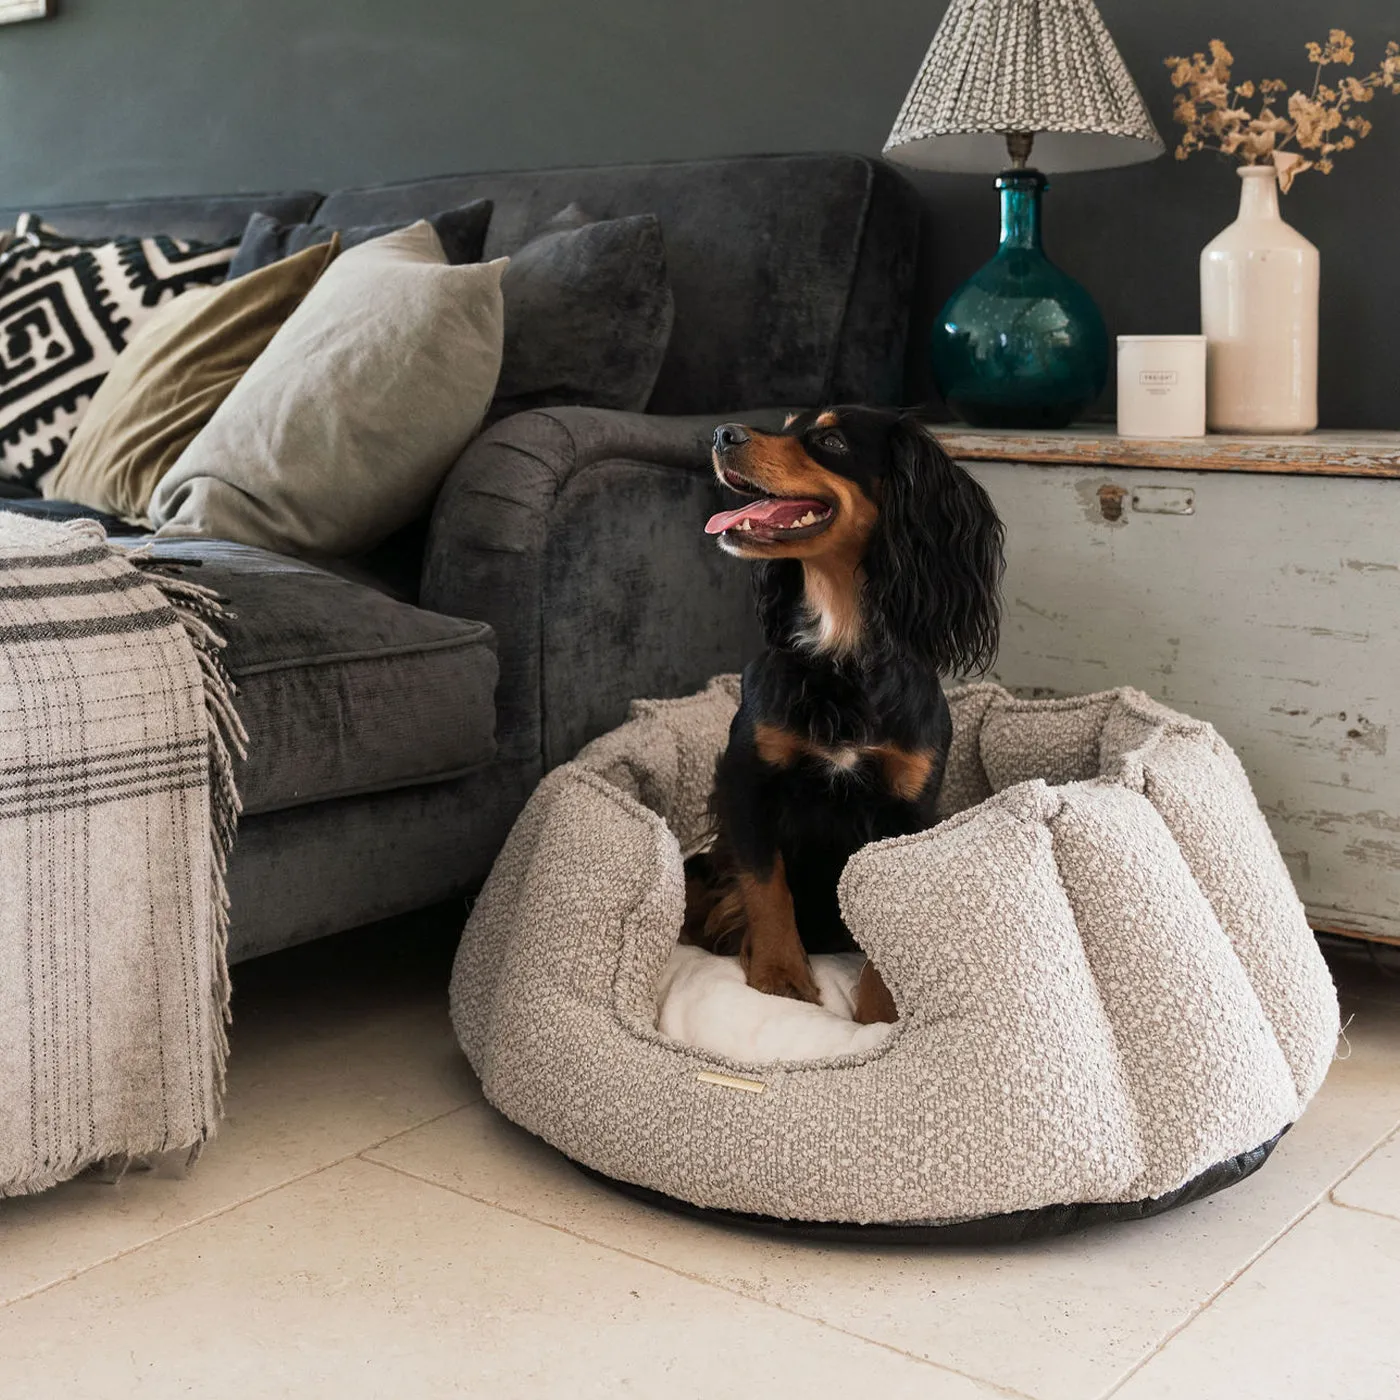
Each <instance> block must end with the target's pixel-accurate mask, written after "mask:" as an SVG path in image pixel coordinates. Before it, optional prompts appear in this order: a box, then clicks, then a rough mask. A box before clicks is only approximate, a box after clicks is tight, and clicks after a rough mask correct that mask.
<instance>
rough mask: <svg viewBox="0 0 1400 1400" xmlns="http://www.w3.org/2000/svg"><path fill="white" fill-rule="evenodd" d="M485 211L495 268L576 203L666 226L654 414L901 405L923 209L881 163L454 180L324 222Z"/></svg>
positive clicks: (749, 161) (370, 196) (377, 196)
mask: <svg viewBox="0 0 1400 1400" xmlns="http://www.w3.org/2000/svg"><path fill="white" fill-rule="evenodd" d="M481 198H486V199H491V200H494V201H495V206H496V207H495V211H494V213H493V215H492V218H491V227H490V232H489V234H488V239H487V248H486V252H487V255H488V256H490V257H498V256H500V255H501V254H503V253H506V254H508V253H511V252H513V251H514V250H515V249H516V248H518V247H519V246H520V245H521V244H522V243H523V242H525V241H526V240H527V239H528V238H529V237H530V236H531V235H532V234H533V233H534V232H535V231H536V230H538V229H539V228H540V227H541V226H542V225H544V224H545V223H546V222H548V220H549V219H550V218H551V217H553V215H554V214H556V213H558V212H559V210H561V209H562V208H564V207H565V206H566V205H568V204H571V203H577V204H579V205H580V206H582V208H583V209H584V210H585V211H586V212H587V213H588V214H589V215H591V216H592V217H593V218H595V219H609V218H619V217H621V216H624V215H628V214H648V213H649V214H655V215H656V216H657V218H658V219H659V220H660V221H661V229H662V233H663V236H664V238H665V242H666V259H667V266H668V268H669V272H670V278H671V286H672V290H673V291H674V294H675V300H676V319H675V327H674V330H673V331H672V335H671V344H670V348H669V350H668V352H667V355H666V360H665V362H664V364H663V365H662V368H661V373H660V375H659V377H658V379H657V383H656V388H655V391H654V392H653V394H652V398H651V402H650V403H649V405H648V408H649V410H650V411H651V412H653V413H710V412H714V413H728V412H735V411H739V410H742V409H746V408H755V407H760V406H765V405H774V404H815V403H820V402H823V401H827V402H831V401H852V400H864V401H871V402H883V403H890V402H897V401H898V400H900V399H901V398H902V395H903V376H904V351H905V342H906V339H907V335H908V311H909V304H910V301H911V300H912V294H913V286H914V275H915V264H916V261H917V252H918V245H919V237H918V229H919V203H918V200H917V197H916V195H915V194H914V191H913V189H912V188H911V186H910V185H909V184H908V183H907V182H906V181H905V180H904V179H903V177H902V176H900V175H898V174H897V173H896V172H895V171H894V170H893V169H892V168H891V167H890V166H888V165H886V164H885V163H884V162H882V161H878V160H873V159H870V158H868V157H865V156H854V155H791V156H751V157H738V158H731V159H723V160H704V161H680V162H668V163H665V164H651V165H617V166H600V167H593V168H585V169H566V170H543V171H540V170H535V171H514V172H500V173H491V174H482V175H450V176H444V177H441V178H438V179H433V180H415V181H412V182H410V183H406V184H395V185H377V186H369V187H366V188H363V189H347V190H340V191H338V192H336V193H335V194H332V195H330V196H328V197H327V199H326V201H325V202H324V204H322V205H321V207H320V209H318V210H317V213H316V218H317V219H318V220H319V221H323V222H326V223H332V224H340V225H349V224H363V223H380V222H387V221H390V220H397V219H411V218H419V217H422V216H425V215H429V214H434V213H437V212H438V211H439V210H441V209H447V208H451V207H452V206H453V205H455V204H460V203H462V202H464V201H466V200H469V199H481Z"/></svg>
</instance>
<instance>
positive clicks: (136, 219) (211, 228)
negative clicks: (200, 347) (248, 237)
mask: <svg viewBox="0 0 1400 1400" xmlns="http://www.w3.org/2000/svg"><path fill="white" fill-rule="evenodd" d="M320 202H321V196H320V195H319V194H317V193H316V192H315V191H314V190H292V191H291V192H289V193H286V194H215V195H173V196H168V197H165V198H158V199H119V200H115V201H108V202H106V203H92V204H58V205H50V204H42V205H37V206H26V208H24V209H10V210H0V228H14V226H15V220H16V219H17V218H18V217H19V216H20V214H23V213H33V214H37V215H39V217H40V218H42V219H43V220H44V222H45V223H47V224H51V225H52V226H53V227H54V228H56V229H57V230H58V231H59V233H66V234H69V235H70V236H71V237H73V238H114V237H116V236H117V235H118V234H122V233H130V234H135V235H136V236H137V237H140V238H146V237H149V236H150V235H151V234H153V233H168V234H169V235H170V236H171V237H172V238H200V239H205V240H207V241H209V242H211V243H214V242H217V241H218V240H219V239H222V238H232V237H234V236H235V235H236V234H240V233H242V232H243V225H244V224H246V223H247V222H248V215H249V214H252V213H254V212H255V211H257V210H262V211H263V212H264V213H267V214H270V215H271V216H272V217H273V218H274V219H281V220H283V221H284V222H286V223H299V222H301V221H302V220H303V219H309V218H310V217H311V215H312V213H313V212H314V211H315V208H316V206H317V205H318V204H319V203H320Z"/></svg>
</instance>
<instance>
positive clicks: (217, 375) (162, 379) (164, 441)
mask: <svg viewBox="0 0 1400 1400" xmlns="http://www.w3.org/2000/svg"><path fill="white" fill-rule="evenodd" d="M338 251H339V246H338V244H337V243H336V242H335V241H334V240H332V241H331V242H330V243H327V244H322V245H318V246H316V247H312V248H307V249H306V250H305V251H304V252H301V253H297V254H296V255H295V256H293V257H290V258H287V259H285V260H284V261H282V262H279V263H275V264H273V265H272V266H271V267H265V268H262V269H260V270H259V271H257V272H254V273H252V274H250V275H249V276H247V277H243V278H240V279H239V280H238V281H236V282H224V283H221V284H220V285H218V286H214V287H197V288H195V289H193V290H191V291H188V292H185V293H184V294H183V295H182V296H178V297H176V298H175V299H174V300H173V301H170V302H167V303H166V305H164V306H162V307H161V308H160V310H159V311H157V312H156V313H155V315H153V316H152V317H151V319H150V320H149V321H147V322H146V324H145V325H144V326H142V327H141V329H140V331H139V332H138V333H137V334H136V336H135V337H134V338H133V339H132V341H131V343H130V344H129V345H128V346H127V347H126V349H125V350H123V351H122V352H121V354H120V355H118V356H117V359H116V363H115V364H113V366H112V368H111V371H110V372H109V373H108V375H107V377H106V379H104V380H103V381H102V384H101V386H100V387H99V388H98V390H97V392H96V394H94V395H93V399H92V403H91V404H90V405H89V407H88V411H87V412H86V413H85V414H84V415H83V418H82V421H81V422H80V423H79V424H78V427H77V431H76V432H75V433H74V434H73V440H72V441H71V442H70V443H69V444H68V448H67V451H65V452H64V454H63V457H62V458H61V459H60V461H59V464H58V466H57V467H56V468H55V469H54V470H53V471H51V472H50V473H49V474H48V475H47V476H46V477H44V478H43V479H42V482H41V486H42V489H43V492H44V495H45V496H47V497H49V498H50V499H52V500H62V501H76V502H78V503H79V504H81V505H85V506H92V507H93V508H94V509H95V510H101V511H106V512H107V513H108V514H110V515H119V516H121V517H122V518H123V519H126V520H140V519H143V518H144V517H145V515H146V511H147V508H148V507H149V505H150V500H151V493H152V492H153V491H154V490H155V487H156V484H157V482H159V481H160V479H161V478H162V477H163V476H164V475H165V473H166V472H167V471H169V469H170V467H171V466H172V465H173V464H174V462H175V460H176V458H178V457H179V455H180V454H181V453H182V452H183V451H184V450H185V448H187V447H188V446H189V445H190V443H191V442H192V441H193V440H194V437H195V434H196V433H198V432H199V431H200V429H201V428H203V427H204V425H205V424H206V423H208V422H209V420H210V419H211V418H212V417H213V416H214V412H215V410H216V409H217V408H218V407H219V405H220V404H222V403H223V401H224V400H225V399H226V398H227V397H228V395H229V393H230V392H231V391H232V389H233V387H234V385H235V384H237V383H238V381H239V380H240V379H241V378H242V377H243V375H244V374H245V373H246V371H247V369H248V366H249V365H251V364H252V363H253V361H254V360H256V359H257V357H258V356H259V355H260V354H262V352H263V351H264V350H265V349H266V348H267V345H268V342H269V341H270V340H271V339H272V337H273V336H274V335H275V334H276V333H277V331H278V329H279V328H280V327H281V325H282V323H283V322H284V321H285V320H286V319H287V317H288V316H290V315H291V314H292V312H293V311H295V310H296V308H297V307H298V306H299V305H300V303H301V301H302V299H303V298H304V297H305V296H306V294H307V293H308V292H309V291H310V290H311V288H312V287H313V286H314V285H315V283H316V279H317V278H318V277H320V275H321V273H322V272H324V271H325V269H326V268H327V267H328V266H329V265H330V262H331V260H332V258H334V257H335V256H336V253H337V252H338Z"/></svg>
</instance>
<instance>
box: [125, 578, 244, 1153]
mask: <svg viewBox="0 0 1400 1400" xmlns="http://www.w3.org/2000/svg"><path fill="white" fill-rule="evenodd" d="M128 557H129V559H130V561H131V563H132V564H133V565H134V566H135V567H136V568H137V569H139V570H140V571H141V572H142V573H143V574H145V575H146V577H147V578H149V579H150V581H151V582H152V583H153V584H154V585H155V586H156V587H157V588H158V589H160V591H161V593H162V594H163V595H164V596H165V600H166V602H168V603H169V604H170V606H171V608H172V609H174V612H175V616H176V617H178V618H179V620H180V623H181V625H182V626H183V627H184V629H185V635H186V636H187V637H188V638H189V639H190V643H191V645H192V646H193V647H194V652H195V656H196V657H197V658H198V661H199V669H200V674H201V675H202V676H203V678H204V705H205V709H206V711H207V712H208V716H209V809H210V810H209V815H210V823H209V826H210V834H211V840H210V850H209V863H210V888H211V890H212V892H213V902H214V909H213V915H214V950H213V982H214V985H213V988H212V991H213V996H214V1004H215V1006H216V1007H217V1008H218V1013H219V1014H218V1016H217V1017H216V1018H215V1024H214V1110H215V1120H214V1122H212V1123H210V1124H209V1125H208V1129H207V1131H206V1134H205V1137H206V1139H207V1138H209V1137H212V1136H213V1134H214V1131H215V1129H216V1127H217V1122H218V1118H219V1117H220V1116H221V1115H222V1112H223V1102H224V1091H225V1089H226V1087H227V1082H228V1052H229V1041H228V1026H229V1023H230V1021H231V1019H232V1016H231V1012H230V1000H231V996H232V990H233V989H232V983H231V981H230V979H229V971H228V925H229V898H228V886H227V881H226V876H227V874H228V860H229V856H230V855H231V854H232V853H233V843H234V840H235V838H236V836H237V832H238V818H239V815H240V814H241V813H242V811H243V803H242V801H241V800H240V799H239V796H238V787H237V784H236V783H235V781H234V776H233V756H234V755H235V754H236V755H237V756H238V757H239V758H240V759H246V758H247V757H248V731H247V730H246V729H244V727H243V721H242V720H241V719H239V717H238V711H237V710H235V709H234V707H233V698H234V696H235V694H236V693H237V687H236V686H235V685H234V683H233V679H232V677H231V676H230V675H229V673H228V667H227V666H226V665H225V664H224V648H225V647H226V646H227V645H228V643H227V642H226V641H225V639H224V636H223V633H222V632H221V631H220V630H219V629H220V628H221V627H223V626H224V624H225V623H227V622H228V621H229V620H230V619H231V618H232V617H233V616H234V614H233V613H231V612H230V611H229V610H228V608H227V607H225V606H224V602H223V599H221V598H220V597H219V595H218V594H217V593H215V592H214V590H213V589H212V588H206V587H205V586H204V585H203V584H199V583H192V582H190V580H189V579H187V578H184V577H182V576H181V573H180V566H179V564H178V563H166V562H163V561H160V560H156V559H152V558H151V557H150V556H149V555H148V554H147V553H146V552H145V551H142V550H134V551H131V553H130V554H129V555H128ZM202 1145H203V1144H202V1143H195V1144H194V1146H193V1148H192V1149H191V1151H192V1154H193V1156H192V1159H191V1160H192V1161H193V1160H194V1159H195V1158H197V1157H198V1153H199V1149H200V1148H201V1147H202Z"/></svg>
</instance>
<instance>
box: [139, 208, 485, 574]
mask: <svg viewBox="0 0 1400 1400" xmlns="http://www.w3.org/2000/svg"><path fill="white" fill-rule="evenodd" d="M504 269H505V260H504V259H499V260H497V261H496V262H491V263H475V264H471V265H469V266H466V267H449V266H448V265H447V263H446V261H445V259H444V256H443V251H442V245H441V244H440V243H439V242H438V238H437V235H436V234H435V233H434V232H433V230H432V227H431V226H430V225H429V224H428V223H426V222H420V223H417V224H413V225H412V226H411V227H409V228H406V229H402V230H400V231H399V232H397V233H391V234H387V235H386V236H385V237H383V238H377V239H374V240H373V241H371V242H369V243H362V244H361V245H360V246H359V247H358V248H352V249H350V251H349V252H346V253H342V254H341V256H340V257H339V258H338V259H337V260H336V261H335V262H334V263H332V264H331V266H330V268H329V269H328V270H327V271H326V273H325V274H324V275H323V276H322V277H321V279H320V280H319V281H318V282H317V284H316V285H315V287H313V288H312V290H311V292H310V293H309V294H308V295H307V297H306V299H305V300H304V301H303V302H302V303H301V305H300V306H298V307H297V309H296V310H295V311H294V312H293V313H292V315H291V316H290V317H289V318H288V319H287V321H286V322H285V323H284V324H283V326H282V328H281V330H279V331H278V332H277V334H276V335H275V336H273V338H272V341H271V343H270V344H269V345H268V347H267V349H266V350H264V351H263V353H262V354H261V355H260V356H258V358H257V359H256V360H255V361H254V362H253V364H252V366H251V367H250V368H249V370H248V372H247V373H246V374H245V375H244V376H243V378H242V379H241V380H240V381H239V382H238V384H237V386H236V387H235V388H234V389H233V391H232V392H231V393H230V394H229V396H228V397H227V398H226V399H225V400H224V402H223V404H222V405H221V406H220V407H219V409H218V411H217V412H216V413H215V414H214V416H213V418H211V419H210V421H209V423H208V424H207V425H206V426H205V428H204V429H203V430H202V431H201V432H200V433H199V435H198V436H197V437H196V438H195V439H194V441H193V442H192V443H191V444H190V445H189V447H188V448H186V449H185V451H184V452H183V453H182V454H181V456H180V458H179V459H178V460H177V461H176V463H175V465H174V466H173V467H172V468H171V469H170V471H169V472H168V473H167V474H166V475H165V477H164V478H163V479H162V480H161V482H160V485H159V486H158V487H157V489H156V491H155V493H154V495H153V496H152V499H151V511H150V514H151V519H152V520H153V521H154V522H155V523H156V525H157V526H158V527H159V533H160V534H161V535H163V536H171V535H207V536H213V537H216V538H221V539H230V540H237V541H239V542H241V543H243V544H252V545H260V546H262V547H263V548H267V549H275V550H280V551H282V552H284V553H288V554H299V555H312V556H314V555H329V556H332V557H343V556H346V555H350V554H355V553H358V552H360V551H363V550H366V549H370V548H372V547H373V546H374V545H375V544H377V543H378V542H379V541H380V540H383V539H385V538H386V537H387V536H388V535H390V534H392V533H393V531H395V530H397V529H399V528H400V527H401V526H403V525H406V524H407V523H408V522H409V521H410V520H412V519H414V517H415V516H417V515H419V514H420V513H421V512H422V511H424V510H426V509H427V506H428V504H429V502H430V501H431V500H432V497H433V494H434V492H435V491H436V490H437V488H438V485H439V483H440V482H441V480H442V477H443V475H444V474H445V473H446V471H447V468H448V467H449V466H450V465H451V464H452V462H453V460H454V459H455V458H456V456H457V455H458V453H460V452H461V450H462V448H463V447H464V446H465V444H466V443H467V441H468V440H469V439H470V438H471V437H472V435H473V434H474V433H475V432H476V431H477V429H478V428H479V427H480V426H481V422H482V418H483V417H484V415H485V412H486V408H487V406H488V404H489V403H490V401H491V395H492V392H493V390H494V389H495V386H496V377H497V375H498V374H499V372H500V365H501V337H502V308H501V285H500V284H501V274H502V272H503V271H504Z"/></svg>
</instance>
